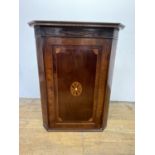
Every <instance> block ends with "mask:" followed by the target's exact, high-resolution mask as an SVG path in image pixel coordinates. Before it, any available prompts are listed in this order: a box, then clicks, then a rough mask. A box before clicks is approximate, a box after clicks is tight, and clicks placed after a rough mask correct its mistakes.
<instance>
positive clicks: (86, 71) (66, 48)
mask: <svg viewBox="0 0 155 155" xmlns="http://www.w3.org/2000/svg"><path fill="white" fill-rule="evenodd" d="M103 45H104V44H103V40H101V39H79V38H74V39H73V38H72V39H69V38H66V39H65V38H63V39H62V38H49V39H47V41H46V45H45V50H44V59H45V70H46V81H47V90H48V106H49V114H50V115H49V124H50V127H51V128H71V129H72V128H83V127H85V128H96V127H101V120H102V112H103V111H102V110H103V96H104V87H105V80H106V78H105V79H103V78H102V79H101V78H100V76H99V75H100V74H105V75H102V76H103V77H106V74H107V72H106V69H107V68H106V65H104V66H105V68H102V67H101V59H103V60H104V59H105V60H106V54H104V46H103ZM104 62H105V63H106V61H104ZM103 71H105V72H103ZM100 84H102V85H100ZM99 91H103V95H100V94H99ZM99 95H100V96H99ZM98 109H99V111H98Z"/></svg>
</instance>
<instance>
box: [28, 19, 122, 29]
mask: <svg viewBox="0 0 155 155" xmlns="http://www.w3.org/2000/svg"><path fill="white" fill-rule="evenodd" d="M28 24H29V25H30V26H36V25H38V26H52V27H57V26H58V27H89V28H91V27H92V28H95V27H96V28H116V29H120V28H121V29H122V28H124V25H123V24H121V23H107V22H79V21H41V20H40V21H39V20H34V21H31V22H29V23H28Z"/></svg>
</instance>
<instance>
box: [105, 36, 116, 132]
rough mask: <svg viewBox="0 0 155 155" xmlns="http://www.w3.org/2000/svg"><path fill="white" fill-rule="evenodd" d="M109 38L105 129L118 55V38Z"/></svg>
mask: <svg viewBox="0 0 155 155" xmlns="http://www.w3.org/2000/svg"><path fill="white" fill-rule="evenodd" d="M106 40H107V48H108V50H109V51H110V55H109V56H110V58H109V64H108V66H109V67H108V68H109V69H108V74H107V75H108V77H107V84H106V88H105V91H106V93H105V98H104V109H103V126H102V127H103V129H104V128H105V127H106V125H107V119H108V111H109V102H110V94H111V85H112V78H113V69H114V63H115V55H116V45H117V40H116V39H113V40H112V39H106Z"/></svg>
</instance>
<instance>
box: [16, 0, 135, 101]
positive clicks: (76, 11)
mask: <svg viewBox="0 0 155 155" xmlns="http://www.w3.org/2000/svg"><path fill="white" fill-rule="evenodd" d="M31 20H61V21H65V20H66V21H70V20H71V21H94V22H95V21H97V22H121V23H122V24H124V25H125V26H126V27H125V29H123V30H122V31H120V33H119V40H118V45H117V52H116V60H115V67H114V74H113V83H112V92H111V100H114V101H134V100H135V96H134V94H135V92H134V77H135V74H134V73H135V71H134V66H135V62H134V55H135V54H134V0H117V1H116V0H20V23H19V24H20V25H19V26H20V30H19V31H20V36H19V37H20V43H19V44H20V47H19V51H20V53H19V61H20V62H19V63H20V66H19V76H20V77H19V78H20V81H19V84H20V91H19V96H20V97H28V98H38V97H40V91H39V79H38V70H37V60H36V47H35V39H34V31H33V28H30V27H29V26H28V24H27V23H28V22H29V21H31Z"/></svg>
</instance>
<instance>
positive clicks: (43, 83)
mask: <svg viewBox="0 0 155 155" xmlns="http://www.w3.org/2000/svg"><path fill="white" fill-rule="evenodd" d="M43 46H44V39H43V37H41V36H38V35H36V48H37V61H38V74H39V83H40V95H41V106H42V116H43V124H44V126H45V127H46V128H48V110H47V109H48V107H47V91H46V80H45V71H44V57H43Z"/></svg>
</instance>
